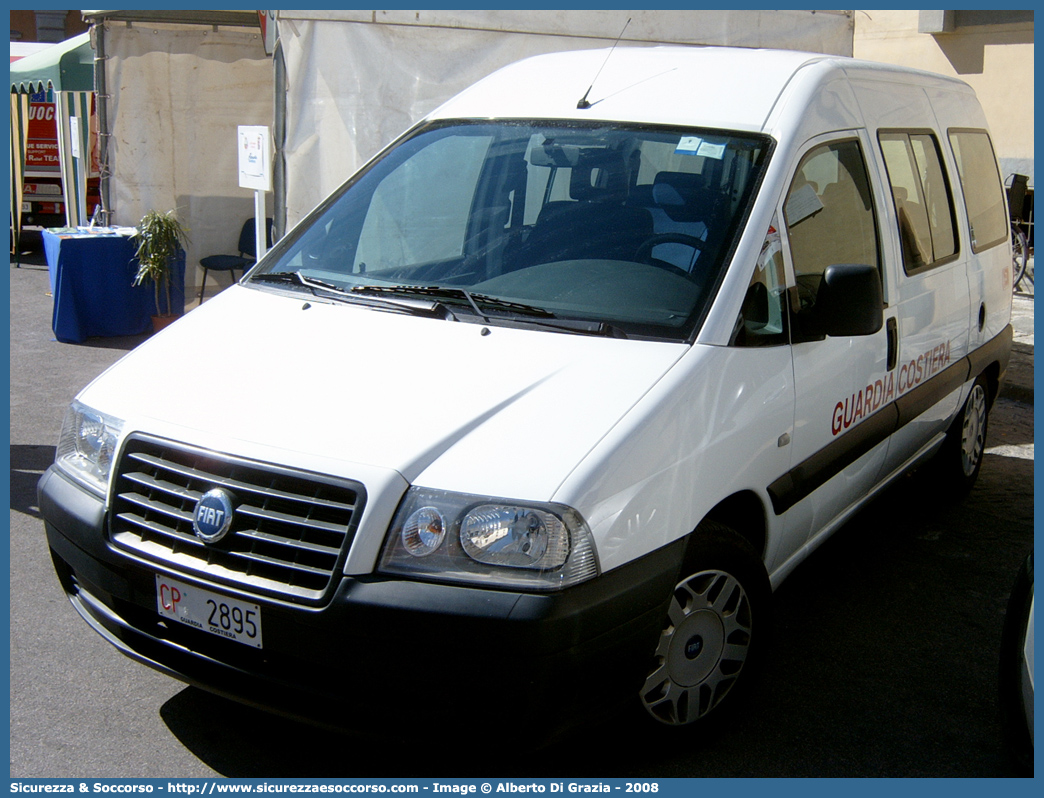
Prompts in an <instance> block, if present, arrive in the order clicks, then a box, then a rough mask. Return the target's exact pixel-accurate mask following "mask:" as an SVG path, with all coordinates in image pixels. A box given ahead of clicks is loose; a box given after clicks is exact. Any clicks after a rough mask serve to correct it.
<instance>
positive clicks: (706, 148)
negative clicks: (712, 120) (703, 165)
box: [696, 141, 725, 161]
mask: <svg viewBox="0 0 1044 798" xmlns="http://www.w3.org/2000/svg"><path fill="white" fill-rule="evenodd" d="M696 154H697V155H702V156H703V157H704V158H713V159H714V160H715V161H720V160H721V159H722V158H724V157H725V145H724V144H712V143H711V142H709V141H705V142H703V144H701V145H700V148H699V149H698V150H697V151H696Z"/></svg>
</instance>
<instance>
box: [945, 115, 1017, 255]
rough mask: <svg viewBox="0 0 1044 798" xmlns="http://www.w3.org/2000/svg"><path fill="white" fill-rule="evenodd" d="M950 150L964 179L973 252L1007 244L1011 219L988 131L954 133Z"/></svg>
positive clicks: (952, 133) (962, 186) (951, 133)
mask: <svg viewBox="0 0 1044 798" xmlns="http://www.w3.org/2000/svg"><path fill="white" fill-rule="evenodd" d="M949 135H950V146H951V147H953V156H954V158H955V159H956V161H957V172H958V174H959V175H960V178H961V193H962V194H963V195H964V205H965V207H966V208H967V209H968V226H969V227H970V228H971V239H972V240H971V244H972V250H973V251H974V252H982V251H983V250H984V249H989V248H990V247H994V246H996V245H997V244H1000V243H1002V242H1004V241H1007V239H1008V235H1009V231H1008V215H1007V212H1006V210H1005V205H1004V189H1003V187H1002V186H1001V179H1000V173H999V172H998V171H997V157H996V155H994V153H993V144H992V143H991V142H990V137H989V134H987V133H986V131H985V130H951V131H949Z"/></svg>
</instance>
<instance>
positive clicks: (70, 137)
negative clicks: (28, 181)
mask: <svg viewBox="0 0 1044 798" xmlns="http://www.w3.org/2000/svg"><path fill="white" fill-rule="evenodd" d="M44 92H51V94H52V96H53V100H54V104H55V112H56V113H55V119H56V121H57V127H58V154H59V162H60V165H61V166H60V176H61V179H62V201H63V202H64V204H65V219H66V224H68V225H70V226H74V225H77V224H82V223H84V222H85V220H86V217H87V208H86V196H87V172H88V171H89V170H90V169H89V160H90V135H89V134H90V111H91V97H92V95H93V92H94V52H93V50H92V48H91V43H90V37H89V35H88V34H86V33H83V34H81V35H79V36H74V37H73V38H71V39H68V40H66V41H64V42H61V43H59V44H54V45H51V46H49V47H43V48H39V49H37V51H36V52H33V53H30V54H28V55H26V56H24V57H20V58H19V59H18V60H17V61H13V62H12V63H11V138H10V142H11V147H10V149H11V207H12V211H13V213H12V219H11V225H12V231H13V232H14V233H15V234H17V232H18V231H19V230H20V229H21V207H22V179H23V176H24V173H23V170H24V168H25V157H26V146H27V140H28V129H29V128H28V125H29V100H28V97H29V95H31V94H38V93H44ZM74 153H78V154H79V155H78V156H74ZM56 176H58V175H56Z"/></svg>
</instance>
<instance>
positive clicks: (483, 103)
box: [429, 46, 961, 132]
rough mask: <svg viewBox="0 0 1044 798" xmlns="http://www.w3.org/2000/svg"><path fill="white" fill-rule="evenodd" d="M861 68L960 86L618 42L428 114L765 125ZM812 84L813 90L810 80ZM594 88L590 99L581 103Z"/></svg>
mask: <svg viewBox="0 0 1044 798" xmlns="http://www.w3.org/2000/svg"><path fill="white" fill-rule="evenodd" d="M852 72H861V73H863V74H866V73H877V74H879V75H880V76H881V77H884V76H885V75H887V74H890V75H891V79H902V80H906V81H911V80H912V81H915V82H918V83H920V84H921V85H930V84H934V85H946V86H948V87H950V88H952V87H953V86H954V84H960V83H961V82H960V81H956V80H954V79H951V78H946V77H943V76H942V75H935V74H932V73H928V72H921V71H919V70H912V69H906V68H903V67H896V66H892V65H889V64H882V63H876V62H871V61H858V60H855V59H851V58H845V57H842V56H830V55H823V54H820V53H805V52H797V51H792V50H756V49H749V48H738V47H685V46H670V47H617V48H616V49H615V50H610V49H599V50H581V51H576V52H560V53H551V54H548V55H539V56H534V57H532V58H528V59H525V60H523V61H519V62H517V63H515V64H511V65H510V66H507V67H504V68H503V69H501V70H499V71H497V72H494V73H493V74H492V75H489V76H488V77H486V78H484V79H483V80H481V81H479V82H478V83H476V84H474V85H473V86H471V87H470V88H468V89H466V90H464V91H463V92H461V93H460V94H458V95H457V96H456V97H454V98H453V99H451V100H449V101H448V102H446V103H445V104H444V105H442V106H441V107H440V108H438V109H437V110H436V111H435V112H434V113H432V114H431V115H430V116H429V119H448V118H458V119H460V118H482V119H491V118H502V119H577V120H590V119H598V120H608V121H622V122H644V123H649V124H665V125H683V126H692V125H693V124H698V125H699V126H701V127H720V128H726V129H731V130H744V131H754V132H763V131H766V129H767V122H768V120H769V118H770V115H771V114H772V111H773V109H774V107H775V106H776V103H777V101H778V100H779V98H780V96H781V95H782V94H783V93H784V91H785V90H786V89H787V88H788V85H789V84H791V83H792V82H793V83H795V84H796V83H801V84H804V83H806V82H809V81H810V82H812V83H821V82H823V81H826V80H827V79H829V78H830V77H838V76H840V75H843V74H846V73H852ZM589 88H590V93H587V92H588V89H589ZM804 88H805V90H806V91H805V92H802V94H804V95H805V96H806V97H807V96H808V92H807V90H808V89H809V88H810V87H809V86H807V85H806V86H805V87H804ZM585 94H587V101H588V102H589V103H590V106H589V107H587V108H586V109H578V108H577V104H578V102H579V101H580V100H581V98H583V97H584V96H585Z"/></svg>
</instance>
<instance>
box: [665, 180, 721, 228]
mask: <svg viewBox="0 0 1044 798" xmlns="http://www.w3.org/2000/svg"><path fill="white" fill-rule="evenodd" d="M653 202H654V203H656V205H657V206H658V207H660V208H662V209H663V210H664V211H665V212H666V213H667V215H668V216H669V217H670V218H671V219H673V220H674V221H676V222H698V221H703V220H704V219H705V218H706V217H709V216H710V215H711V210H712V208H711V203H712V195H711V192H710V191H709V190H708V189H706V188H705V187H704V186H703V176H702V175H695V174H692V173H690V172H659V173H658V174H657V175H656V177H655V178H654V179H653Z"/></svg>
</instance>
